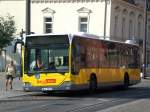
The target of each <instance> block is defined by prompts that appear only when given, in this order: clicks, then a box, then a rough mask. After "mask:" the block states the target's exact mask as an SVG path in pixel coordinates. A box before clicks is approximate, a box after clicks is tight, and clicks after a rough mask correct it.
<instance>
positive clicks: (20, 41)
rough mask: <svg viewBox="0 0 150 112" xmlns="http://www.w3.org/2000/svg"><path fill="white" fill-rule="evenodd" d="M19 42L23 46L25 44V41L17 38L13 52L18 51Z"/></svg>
mask: <svg viewBox="0 0 150 112" xmlns="http://www.w3.org/2000/svg"><path fill="white" fill-rule="evenodd" d="M18 44H21V46H24V42H23V41H22V40H20V39H17V41H16V43H15V45H14V52H13V53H16V49H17V45H18Z"/></svg>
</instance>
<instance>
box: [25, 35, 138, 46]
mask: <svg viewBox="0 0 150 112" xmlns="http://www.w3.org/2000/svg"><path fill="white" fill-rule="evenodd" d="M54 35H59V36H60V35H68V36H71V37H72V38H73V37H75V36H78V37H83V38H90V39H96V40H103V41H108V42H115V43H121V44H128V45H135V46H139V45H138V44H135V43H126V42H123V41H117V40H110V37H105V38H106V39H104V36H97V35H94V34H89V33H82V32H78V33H47V34H31V35H27V37H36V36H54Z"/></svg>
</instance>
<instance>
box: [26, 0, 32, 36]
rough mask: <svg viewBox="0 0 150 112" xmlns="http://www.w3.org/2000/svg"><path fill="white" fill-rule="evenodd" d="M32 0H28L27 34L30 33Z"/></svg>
mask: <svg viewBox="0 0 150 112" xmlns="http://www.w3.org/2000/svg"><path fill="white" fill-rule="evenodd" d="M30 2H31V0H26V35H29V34H30V26H31V25H30V24H31V22H30V20H31V3H30Z"/></svg>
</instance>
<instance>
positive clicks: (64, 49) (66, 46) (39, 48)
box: [22, 34, 141, 92]
mask: <svg viewBox="0 0 150 112" xmlns="http://www.w3.org/2000/svg"><path fill="white" fill-rule="evenodd" d="M22 56H23V62H22V64H23V83H24V86H23V88H24V90H25V91H43V92H48V91H70V90H71V91H72V90H83V89H89V90H90V91H95V90H96V89H98V88H100V87H105V86H115V85H123V87H124V88H128V86H130V85H134V84H137V83H138V82H140V80H141V79H140V55H139V47H138V45H135V44H129V43H124V42H117V41H112V40H104V39H100V38H99V37H98V36H94V35H90V34H43V35H29V36H27V37H26V42H25V45H24V48H23V53H22ZM39 65H40V66H39Z"/></svg>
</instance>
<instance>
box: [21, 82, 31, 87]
mask: <svg viewBox="0 0 150 112" xmlns="http://www.w3.org/2000/svg"><path fill="white" fill-rule="evenodd" d="M23 85H24V86H31V83H30V82H24V83H23Z"/></svg>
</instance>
